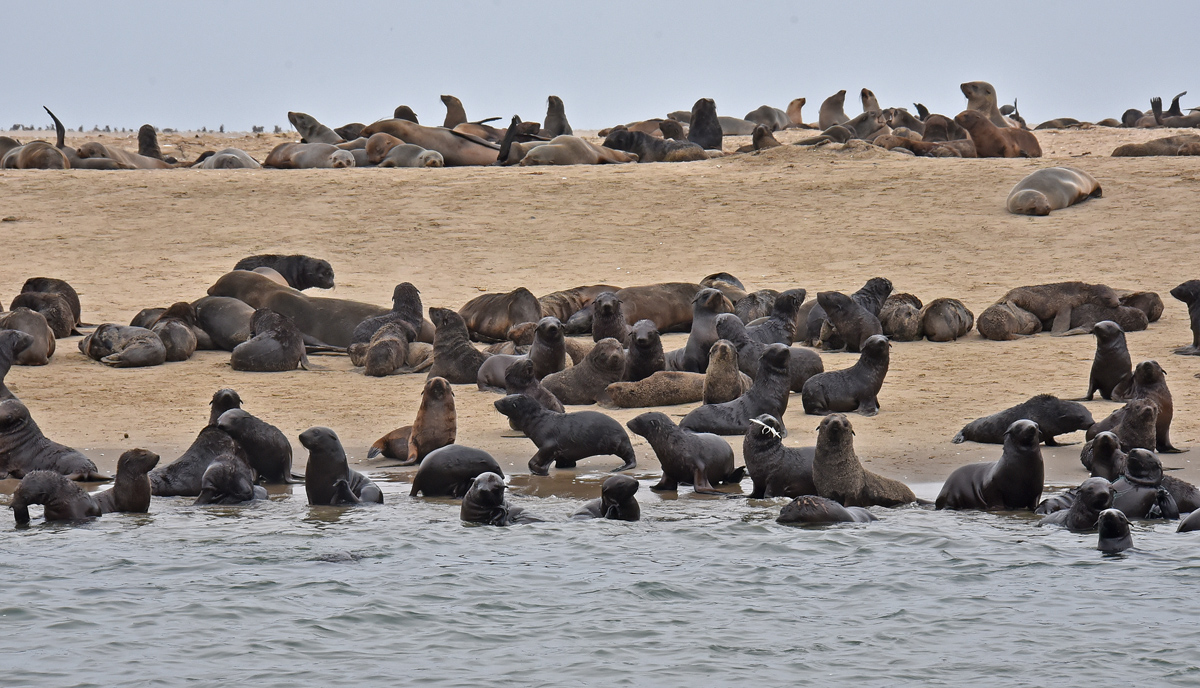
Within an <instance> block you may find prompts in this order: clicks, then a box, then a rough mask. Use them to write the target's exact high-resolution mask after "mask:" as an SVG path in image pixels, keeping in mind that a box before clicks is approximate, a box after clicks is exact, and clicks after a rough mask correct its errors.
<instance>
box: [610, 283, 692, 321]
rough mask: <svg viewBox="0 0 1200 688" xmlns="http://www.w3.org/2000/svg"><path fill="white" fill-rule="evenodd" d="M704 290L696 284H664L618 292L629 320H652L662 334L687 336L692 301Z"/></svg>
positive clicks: (629, 288) (630, 288)
mask: <svg viewBox="0 0 1200 688" xmlns="http://www.w3.org/2000/svg"><path fill="white" fill-rule="evenodd" d="M701 289H702V287H701V286H700V285H699V284H696V283H694V282H662V283H659V284H650V285H645V286H640V287H626V288H624V289H622V290H620V291H618V292H617V298H618V299H620V300H621V309H622V310H624V311H625V319H626V320H627V321H629V322H631V323H636V322H637V321H639V320H650V321H652V322H653V323H654V326H655V327H657V328H658V331H659V332H679V331H683V332H686V331H687V330H688V329H689V328H690V327H691V325H692V299H693V298H695V296H696V292H698V291H700V290H701Z"/></svg>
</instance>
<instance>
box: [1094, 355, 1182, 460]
mask: <svg viewBox="0 0 1200 688" xmlns="http://www.w3.org/2000/svg"><path fill="white" fill-rule="evenodd" d="M1118 396H1119V398H1120V399H1124V400H1134V399H1147V400H1149V401H1150V402H1152V403H1153V404H1154V405H1155V407H1156V408H1157V410H1158V415H1157V419H1156V421H1155V446H1154V450H1155V451H1157V452H1159V453H1171V454H1174V453H1178V452H1179V451H1181V450H1179V449H1176V448H1175V447H1174V446H1172V444H1171V420H1172V419H1173V418H1174V417H1175V405H1174V402H1173V401H1172V398H1171V390H1170V389H1168V388H1167V374H1166V372H1165V371H1164V370H1163V369H1162V366H1160V365H1159V364H1158V361H1142V362H1141V363H1139V364H1137V367H1136V368H1134V370H1133V375H1132V376H1131V377H1130V381H1129V386H1128V387H1127V388H1122V389H1119V390H1118ZM1119 412H1120V411H1119V410H1118V411H1117V412H1114V413H1113V416H1115V415H1116V414H1117V413H1119ZM1113 416H1109V417H1108V418H1106V419H1104V420H1102V421H1100V422H1099V423H1096V424H1095V425H1093V426H1092V429H1090V430H1089V431H1088V439H1091V438H1092V437H1095V435H1096V433H1097V432H1100V431H1102V430H1109V429H1111V428H1112V427H1113V426H1114V424H1115V422H1116V421H1117V420H1118V419H1116V418H1114V417H1113Z"/></svg>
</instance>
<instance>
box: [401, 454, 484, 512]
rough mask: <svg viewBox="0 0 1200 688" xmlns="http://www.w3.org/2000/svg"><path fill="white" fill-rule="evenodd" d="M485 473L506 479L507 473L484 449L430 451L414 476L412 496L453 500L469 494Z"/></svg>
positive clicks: (410, 494) (410, 493)
mask: <svg viewBox="0 0 1200 688" xmlns="http://www.w3.org/2000/svg"><path fill="white" fill-rule="evenodd" d="M482 473H495V474H496V475H499V476H500V477H502V478H503V477H504V471H502V470H501V469H500V464H498V463H496V459H494V458H492V455H491V454H489V453H487V452H485V451H483V450H482V449H475V448H472V447H464V446H462V445H458V444H450V445H447V446H445V447H441V448H439V449H435V450H433V451H431V452H429V454H428V456H426V457H425V460H424V461H422V462H421V467H420V468H419V469H417V474H416V475H414V476H413V484H412V490H411V491H410V492H409V493H408V494H409V496H410V497H416V496H417V495H419V494H423V495H425V496H426V497H453V498H455V499H458V498H460V497H462V496H464V495H466V494H467V490H470V489H471V483H472V482H474V480H475V478H476V477H477V476H479V475H480V474H482Z"/></svg>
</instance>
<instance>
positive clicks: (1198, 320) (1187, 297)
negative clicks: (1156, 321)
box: [1171, 280, 1200, 356]
mask: <svg viewBox="0 0 1200 688" xmlns="http://www.w3.org/2000/svg"><path fill="white" fill-rule="evenodd" d="M1171 296H1173V297H1175V298H1176V299H1179V300H1180V301H1182V302H1184V303H1185V304H1187V309H1188V319H1189V320H1190V321H1191V328H1192V343H1191V345H1189V346H1183V347H1179V348H1178V349H1175V353H1177V354H1179V355H1181V356H1200V280H1188V281H1186V282H1184V283H1182V284H1180V285H1179V286H1177V287H1175V288H1174V289H1172V290H1171Z"/></svg>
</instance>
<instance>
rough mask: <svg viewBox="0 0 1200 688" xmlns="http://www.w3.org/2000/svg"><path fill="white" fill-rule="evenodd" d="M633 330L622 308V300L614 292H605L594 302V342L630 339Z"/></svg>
mask: <svg viewBox="0 0 1200 688" xmlns="http://www.w3.org/2000/svg"><path fill="white" fill-rule="evenodd" d="M630 332H631V328H630V327H629V322H628V321H627V320H626V319H625V311H624V310H623V309H622V308H621V300H620V299H619V298H617V295H616V294H614V293H613V292H604V293H602V294H600V295H599V296H597V297H596V300H595V301H593V302H592V341H594V342H598V341H600V340H601V339H608V338H610V337H611V338H613V339H615V340H617V341H618V342H624V341H626V339H628V337H629V334H630Z"/></svg>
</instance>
